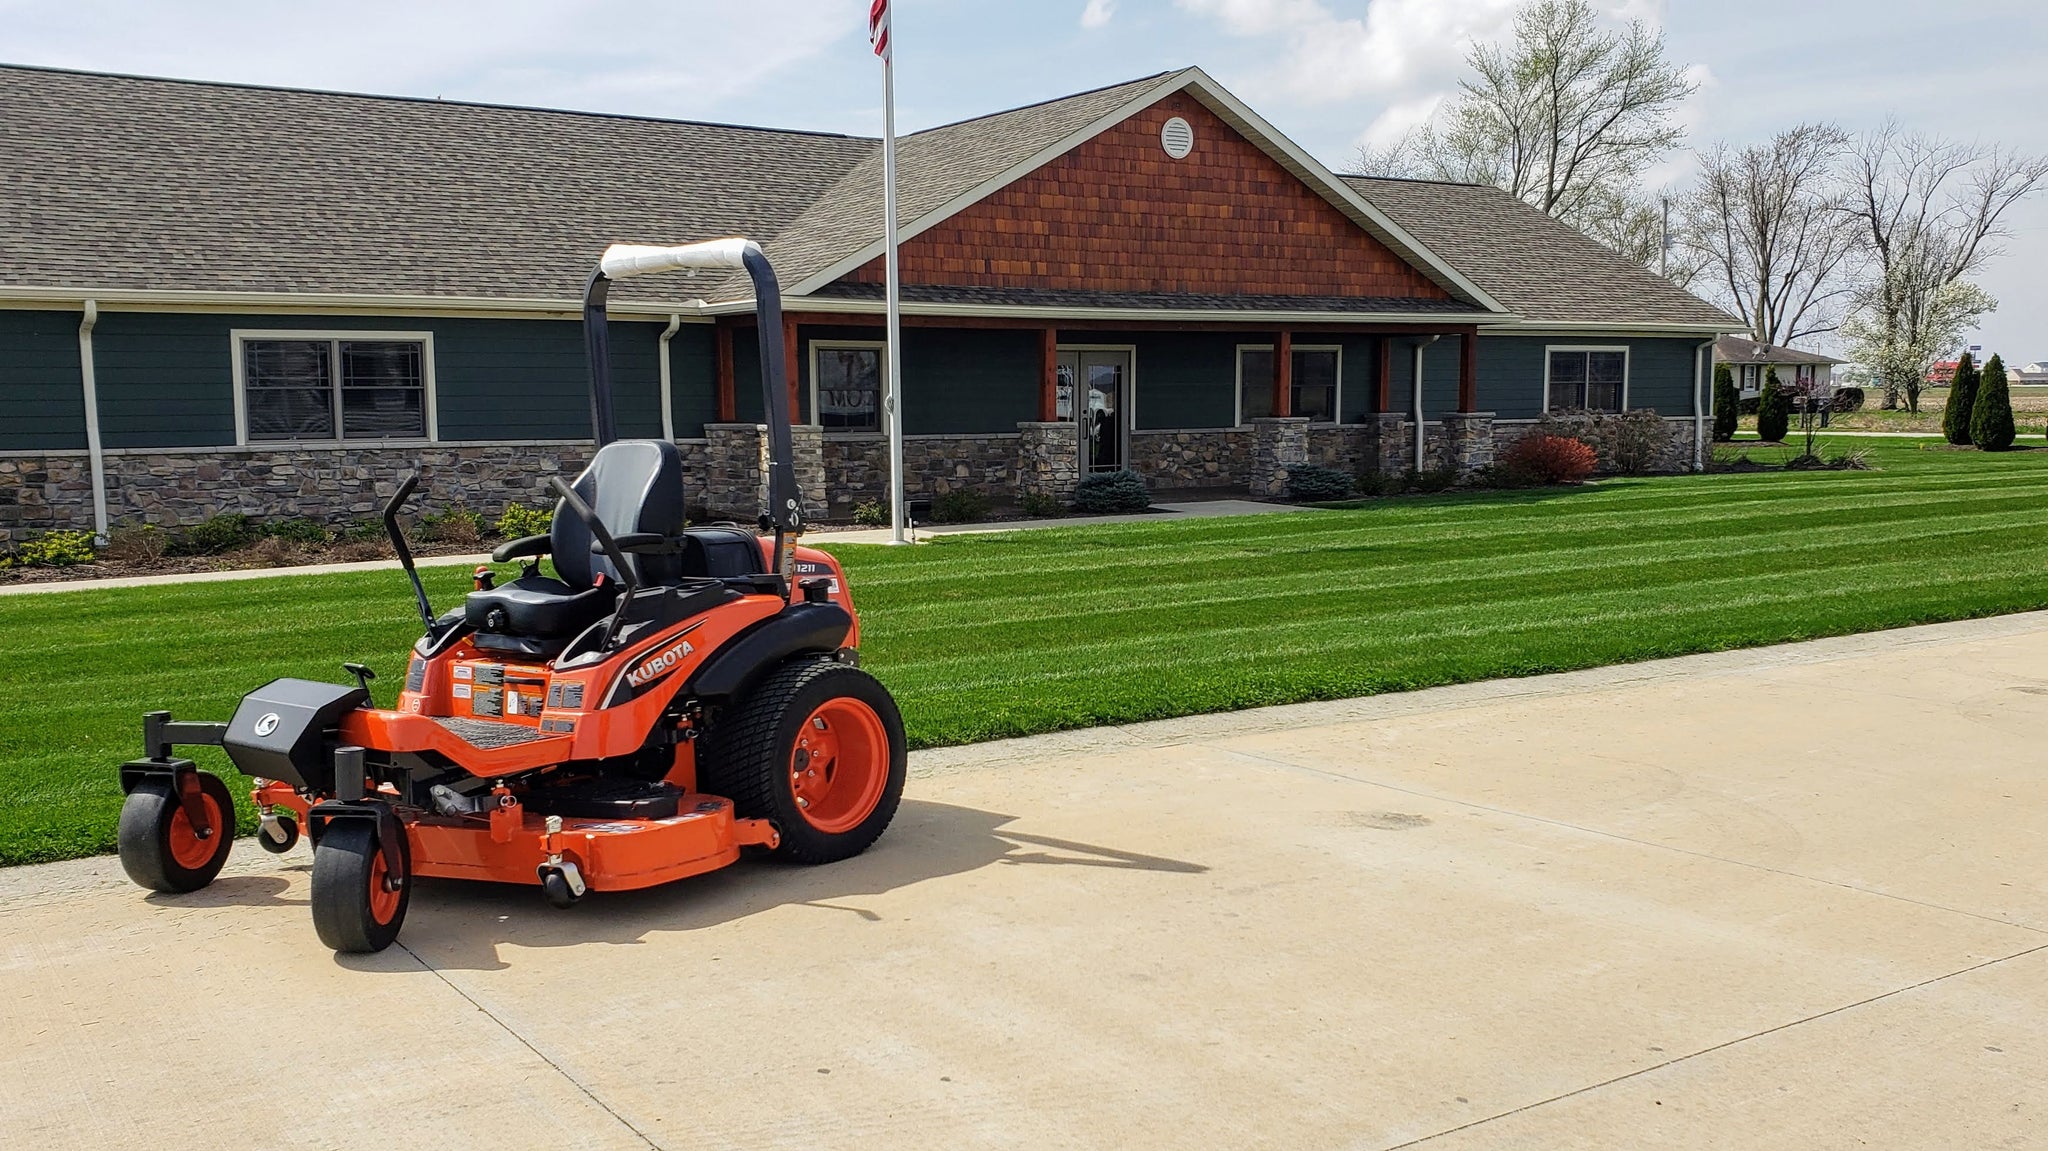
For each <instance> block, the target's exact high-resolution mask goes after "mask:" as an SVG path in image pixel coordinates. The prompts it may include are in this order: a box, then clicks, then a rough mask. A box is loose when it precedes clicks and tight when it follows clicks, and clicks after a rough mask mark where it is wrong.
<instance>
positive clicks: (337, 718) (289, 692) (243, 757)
mask: <svg viewBox="0 0 2048 1151" xmlns="http://www.w3.org/2000/svg"><path fill="white" fill-rule="evenodd" d="M369 702H370V693H369V692H367V691H364V690H363V689H362V688H360V687H357V686H354V685H352V684H339V683H318V682H316V681H313V680H310V679H276V680H272V681H270V682H269V683H267V684H264V685H263V686H262V687H259V688H257V689H256V690H255V691H252V692H250V693H249V694H248V695H245V696H243V697H242V703H241V706H240V707H237V708H236V709H235V718H234V719H232V720H230V721H228V734H227V738H226V739H224V740H223V741H222V746H224V747H225V748H227V753H228V758H229V759H231V760H233V761H234V764H235V767H237V768H238V769H240V770H241V772H242V774H244V775H258V776H262V777H264V778H266V779H276V780H282V781H284V782H285V783H288V784H290V785H291V786H292V787H293V788H294V789H298V790H306V789H311V790H313V791H318V792H325V793H331V792H333V790H334V747H335V728H336V727H337V726H338V725H339V724H340V723H341V717H342V716H344V715H347V714H348V713H349V712H351V711H354V710H355V709H357V708H359V707H366V706H368V705H369Z"/></svg>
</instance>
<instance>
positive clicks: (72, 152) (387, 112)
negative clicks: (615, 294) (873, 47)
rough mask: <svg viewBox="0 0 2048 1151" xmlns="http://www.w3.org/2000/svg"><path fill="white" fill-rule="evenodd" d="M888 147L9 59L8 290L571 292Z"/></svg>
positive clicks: (788, 201)
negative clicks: (629, 254) (623, 243)
mask: <svg viewBox="0 0 2048 1151" xmlns="http://www.w3.org/2000/svg"><path fill="white" fill-rule="evenodd" d="M875 148H876V144H875V142H874V141H872V140H865V139H858V138H852V137H846V136H834V135H826V134H821V133H807V132H781V131H774V130H770V129H760V128H736V127H729V126H725V125H719V124H695V123H684V122H677V121H670V120H649V119H636V118H632V117H623V116H603V115H590V114H578V113H566V112H549V111H538V110H532V109H524V108H507V107H494V106H485V105H476V104H454V103H443V102H439V101H432V100H405V99H393V98H388V97H372V96H350V95H339V94H334V93H325V92H301V91H291V90H278V89H265V88H249V87H238V86H233V85H226V84H208V83H195V82H188V81H167V80H149V79H136V78H132V77H122V76H103V75H89V74H80V73H73V72H59V71H47V70H41V69H32V68H11V67H10V68H0V156H5V157H6V162H5V163H4V164H0V283H5V284H16V285H27V286H37V285H80V286H88V287H96V288H134V289H158V290H197V291H251V292H312V293H368V294H390V295H407V296H482V297H494V298H505V297H528V298H545V299H562V300H567V299H573V298H575V297H576V296H577V295H578V294H579V293H580V292H581V290H582V286H583V280H584V277H585V276H587V275H588V274H589V272H590V269H591V267H592V266H593V265H594V263H595V260H596V257H597V254H598V253H599V252H601V251H603V250H604V248H605V246H606V245H607V244H609V243H611V242H613V241H616V240H627V241H637V242H643V243H676V242H681V241H687V240H692V239H698V238H704V237H712V236H724V235H732V234H734V233H736V232H739V233H751V234H756V235H773V234H775V233H777V232H779V231H781V230H782V229H783V228H784V227H786V226H787V225H788V224H789V223H790V221H792V220H794V219H796V218H797V217H798V216H799V215H801V214H802V213H803V211H804V210H805V209H806V208H808V207H810V206H811V205H812V204H813V203H814V202H816V201H817V199H818V197H819V196H820V195H822V194H823V193H824V191H825V190H826V189H827V188H830V187H831V186H832V185H833V184H835V183H836V182H838V180H839V179H840V178H841V177H842V176H844V175H845V174H846V173H847V171H848V170H850V169H851V168H852V167H853V166H854V165H855V164H856V163H858V162H859V161H860V159H861V158H862V157H863V156H865V155H867V154H868V153H870V152H872V151H874V150H875ZM704 279H705V281H706V282H705V283H703V284H701V285H697V286H695V287H694V288H693V287H690V286H688V284H687V281H684V282H682V283H683V285H684V286H683V288H682V290H680V291H679V290H678V287H677V285H675V284H669V285H666V297H667V298H671V299H673V298H677V297H678V296H685V297H686V296H688V295H695V294H700V293H701V292H703V291H704V290H705V289H706V288H708V287H709V285H710V282H712V281H710V278H709V277H705V278H704ZM625 287H627V286H624V285H622V288H625ZM631 287H633V288H635V289H637V288H638V287H639V286H638V285H632V286H631ZM621 294H626V293H624V292H622V293H621Z"/></svg>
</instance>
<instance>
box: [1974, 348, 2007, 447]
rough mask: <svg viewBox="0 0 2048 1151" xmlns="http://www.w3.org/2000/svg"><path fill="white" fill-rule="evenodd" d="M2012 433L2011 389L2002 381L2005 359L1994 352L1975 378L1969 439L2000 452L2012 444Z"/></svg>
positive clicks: (1978, 444) (2003, 378)
mask: <svg viewBox="0 0 2048 1151" xmlns="http://www.w3.org/2000/svg"><path fill="white" fill-rule="evenodd" d="M2013 435H2014V428H2013V426H2012V393H2011V392H2010V391H2008V390H2007V389H2006V385H2005V361H2004V360H2001V359H1999V358H1998V357H1997V356H1993V357H1991V359H1990V360H1988V361H1987V362H1986V363H1985V364H1984V373H1983V375H1982V376H1981V377H1979V379H1978V381H1977V399H1976V403H1975V405H1974V406H1973V408H1972V411H1971V415H1970V442H1971V443H1973V444H1976V445H1977V446H1978V447H1979V448H1981V449H1983V450H1984V451H1987V452H2002V451H2004V450H2006V449H2007V448H2009V447H2011V446H2012V438H2013Z"/></svg>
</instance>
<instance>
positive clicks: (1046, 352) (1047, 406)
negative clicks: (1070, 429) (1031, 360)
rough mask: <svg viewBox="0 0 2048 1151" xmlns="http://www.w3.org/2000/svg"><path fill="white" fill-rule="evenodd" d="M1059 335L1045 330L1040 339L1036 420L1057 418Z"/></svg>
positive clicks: (1050, 329)
mask: <svg viewBox="0 0 2048 1151" xmlns="http://www.w3.org/2000/svg"><path fill="white" fill-rule="evenodd" d="M1059 394H1060V333H1059V329H1057V328H1047V329H1045V332H1044V334H1043V335H1042V336H1041V337H1040V342H1039V363H1038V418H1039V419H1040V420H1041V421H1045V422H1051V421H1052V420H1056V419H1058V418H1059V410H1060V408H1059Z"/></svg>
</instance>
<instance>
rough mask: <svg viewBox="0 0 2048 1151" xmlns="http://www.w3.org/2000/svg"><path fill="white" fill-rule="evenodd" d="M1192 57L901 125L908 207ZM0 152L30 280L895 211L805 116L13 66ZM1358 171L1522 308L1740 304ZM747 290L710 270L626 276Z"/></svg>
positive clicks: (809, 234)
mask: <svg viewBox="0 0 2048 1151" xmlns="http://www.w3.org/2000/svg"><path fill="white" fill-rule="evenodd" d="M1192 73H1193V70H1188V71H1186V72H1180V73H1160V74H1158V75H1155V76H1148V77H1145V78H1143V79H1139V80H1133V81H1130V82H1128V83H1124V84H1118V85H1114V86H1112V87H1108V88H1101V89H1096V90H1094V91H1090V92H1083V93H1079V94H1076V95H1073V96H1067V97H1064V98H1061V99H1058V100H1051V101H1047V102H1045V103H1041V104H1034V105H1031V106H1029V107H1025V108H1016V109H1011V110H1009V111H1006V112H998V113H995V114H993V115H989V116H982V117H978V118H976V119H972V120H965V121H962V122H960V123H957V124H948V125H945V126H943V127H938V128H933V129H930V130H928V131H924V132H918V133H915V134H912V135H909V136H906V137H904V138H902V139H901V140H900V141H899V146H898V156H897V159H898V183H897V191H898V197H897V198H898V219H899V220H900V221H902V222H904V223H910V222H913V221H915V220H917V219H920V218H921V217H923V216H925V215H926V214H928V213H930V212H932V211H934V210H935V209H938V208H941V207H943V206H944V205H946V204H948V203H950V202H952V201H954V200H957V199H959V198H960V197H962V196H964V195H965V194H967V193H969V192H971V191H972V190H973V189H975V188H977V187H979V186H981V185H983V184H985V183H987V182H988V181H990V180H993V179H995V178H997V177H999V176H1001V175H1002V174H1003V173H1005V172H1008V171H1010V170H1012V169H1014V168H1017V167H1019V166H1020V165H1022V164H1024V163H1025V162H1026V161H1028V160H1030V159H1031V158H1032V157H1034V156H1037V155H1039V154H1040V153H1042V152H1046V151H1048V150H1050V149H1052V148H1054V147H1056V146H1057V145H1059V144H1060V143H1061V142H1062V141H1065V140H1068V139H1071V138H1072V137H1074V136H1075V135H1076V134H1078V133H1079V132H1081V131H1082V130H1084V129H1085V128H1087V127H1088V126H1089V125H1091V124H1093V123H1096V122H1098V121H1100V120H1102V119H1103V118H1105V117H1107V116H1109V115H1111V114H1112V113H1114V112H1116V111H1117V110H1118V109H1120V108H1122V107H1124V106H1126V105H1128V104H1130V103H1132V102H1133V101H1136V100H1138V99H1140V98H1142V97H1144V96H1145V95H1146V94H1147V93H1149V92H1163V91H1165V90H1166V89H1168V88H1170V87H1172V86H1173V85H1174V84H1175V83H1176V81H1178V80H1180V79H1181V78H1183V77H1184V76H1187V75H1190V74H1192ZM0 156H4V157H5V158H6V163H4V164H0V285H11V286H17V287H31V288H35V287H50V288H62V289H72V290H80V289H102V290H115V289H133V290H171V291H178V290H184V291H217V292H259V293H299V294H361V295H391V296H412V297H476V298H485V299H515V298H524V299H547V300H563V301H566V300H570V299H573V298H574V297H575V296H576V295H577V294H578V293H579V291H580V290H581V287H582V284H583V280H584V278H585V277H586V276H587V275H588V274H589V271H590V268H591V265H592V263H593V260H594V258H595V256H596V254H597V253H598V252H601V251H602V250H603V249H604V247H605V246H606V245H607V244H610V243H613V242H615V241H627V242H638V243H678V242H685V241H689V240H693V239H702V238H708V237H714V236H724V235H735V234H738V235H748V236H752V237H754V238H756V239H758V240H761V241H762V242H763V243H764V245H765V246H766V247H767V249H768V251H769V253H770V255H771V257H772V258H773V259H774V261H775V263H776V267H777V271H778V273H779V274H780V276H781V279H782V283H783V285H784V287H785V289H787V288H788V287H790V286H792V285H794V284H796V283H798V282H800V281H803V280H805V279H808V278H811V277H813V276H815V275H817V274H818V273H820V272H823V271H825V270H827V269H829V268H830V267H832V266H833V265H834V264H837V263H840V262H842V261H844V260H847V259H849V258H851V257H853V256H855V255H857V254H858V253H859V252H860V251H861V250H862V249H863V248H865V247H867V246H868V245H870V244H873V243H875V242H877V241H878V240H879V239H880V237H881V232H882V208H881V201H882V197H881V166H882V165H881V147H880V144H879V142H878V141H876V140H873V139H869V138H863V137H853V136H840V135H832V134H827V133H816V132H789V131H779V130H775V129H766V128H747V127H735V126H731V125H723V124H702V123H692V122H686V121H675V120H656V119H645V118H637V117H629V116H612V115H598V114H591V113H578V112H556V111H547V110H541V109H531V108H514V107H503V106H496V105H481V104H463V103H447V102H442V101H435V100H414V99H401V98H393V97H381V96H359V95H347V94H340V93H331V92H307V91H297V90H291V89H275V88H256V87H247V86H240V85H231V84H214V83H204V82H196V81H183V80H157V79H145V78H138V77H129V76H110V75H100V74H93V73H79V72H66V71H57V70H50V69H40V68H21V67H5V66H0ZM1345 179H1346V180H1347V181H1348V182H1349V184H1350V185H1351V186H1352V187H1353V188H1354V189H1356V190H1357V191H1358V192H1359V193H1360V194H1361V195H1362V196H1364V198H1366V199H1367V200H1369V201H1370V202H1372V203H1373V204H1374V205H1375V206H1376V207H1378V208H1379V209H1380V210H1381V211H1383V212H1384V213H1385V214H1386V215H1387V216H1389V217H1391V218H1392V219H1393V220H1394V221H1395V222H1396V223H1397V224H1399V225H1400V226H1401V227H1402V228H1405V229H1406V230H1407V231H1409V232H1410V233H1412V234H1413V235H1414V236H1415V237H1416V238H1417V239H1419V240H1420V241H1421V242H1422V243H1423V244H1425V245H1427V246H1428V247H1429V248H1430V249H1431V250H1432V251H1433V252H1434V253H1435V254H1436V255H1437V256H1438V257H1439V258H1440V259H1443V260H1445V261H1447V262H1449V263H1450V264H1451V265H1452V266H1453V267H1455V268H1457V269H1458V270H1459V271H1460V272H1462V273H1463V274H1465V275H1466V276H1467V277H1468V278H1470V279H1471V280H1472V281H1473V282H1475V283H1477V284H1478V285H1479V286H1480V287H1481V288H1482V289H1484V290H1485V291H1486V292H1487V293H1489V294H1490V295H1492V296H1493V297H1495V298H1496V299H1498V300H1500V301H1501V302H1502V303H1503V304H1504V305H1506V306H1507V307H1508V308H1510V309H1511V310H1513V311H1514V312H1516V313H1518V314H1520V315H1522V316H1524V317H1526V318H1528V319H1530V320H1535V321H1538V322H1542V321H1589V322H1601V323H1616V324H1626V323H1629V322H1651V323H1671V322H1680V323H1700V324H1717V325H1721V324H1725V325H1728V326H1731V327H1733V326H1738V325H1736V324H1735V321H1734V320H1733V319H1732V318H1731V317H1729V316H1727V315H1725V314H1723V313H1722V312H1721V311H1720V310H1719V309H1717V308H1715V307H1713V306H1712V305H1710V304H1708V303H1706V302H1705V301H1703V300H1700V299H1699V298H1697V297H1695V296H1692V295H1690V294H1689V293H1686V292H1683V291H1680V290H1679V289H1677V288H1675V287H1673V286H1671V285H1670V284H1669V283H1667V282H1665V281H1664V280H1662V279H1660V278H1658V277H1656V276H1653V275H1651V274H1650V273H1649V272H1647V271H1645V270H1644V269H1641V268H1638V267H1636V266H1635V265H1633V264H1630V263H1629V262H1627V261H1625V260H1623V259H1621V258H1620V257H1619V256H1616V255H1614V254H1613V253H1611V252H1609V251H1607V250H1606V249H1605V248H1602V247H1601V246H1599V245H1598V244H1596V243H1594V242H1593V241H1591V240H1589V239H1586V238H1585V237H1584V236H1581V235H1579V234H1578V233H1577V232H1575V231H1573V230H1572V229H1570V228H1568V227H1565V226H1564V225H1561V224H1559V223H1557V222H1556V221H1554V220H1551V219H1549V218H1548V217H1546V216H1544V215H1543V214H1542V213H1540V212H1538V211H1536V210H1535V209H1533V208H1529V207H1528V206H1526V205H1524V204H1521V203H1520V202H1519V201H1517V200H1515V199H1513V198H1512V197H1510V196H1508V195H1506V194H1505V193H1502V192H1500V191H1498V190H1496V189H1492V188H1482V187H1475V186H1472V185H1463V184H1438V183H1427V182H1415V181H1399V180H1379V179H1368V178H1364V177H1346V178H1345ZM749 294H750V292H749V290H748V288H747V286H746V285H745V282H744V280H743V279H740V278H734V277H728V276H722V275H711V274H707V275H703V276H699V277H696V278H695V279H694V280H684V279H678V278H676V277H662V278H660V280H659V281H658V282H657V281H652V280H650V281H647V282H643V283H628V284H622V285H620V287H619V288H618V289H617V290H616V291H615V293H614V298H616V299H622V300H632V299H635V298H639V299H661V300H671V301H674V300H684V299H688V298H690V297H692V296H700V295H701V296H704V297H705V298H708V299H712V300H718V299H735V298H744V297H745V296H747V295H749ZM1167 299H1168V298H1166V297H1160V298H1159V299H1158V300H1157V301H1155V300H1154V299H1153V298H1151V297H1145V298H1143V299H1142V300H1141V299H1138V298H1132V299H1129V300H1122V301H1118V302H1115V303H1118V304H1119V306H1120V305H1121V304H1131V305H1134V306H1161V307H1163V306H1168V304H1167V303H1166V302H1165V301H1166V300H1167ZM1064 302H1066V303H1069V304H1076V305H1078V304H1079V301H1075V300H1071V299H1068V300H1065V301H1064ZM1180 303H1181V304H1182V305H1183V306H1191V307H1200V306H1209V305H1207V304H1203V303H1196V302H1193V301H1187V300H1182V301H1180ZM1278 303H1279V302H1277V301H1265V302H1263V303H1261V304H1258V305H1256V306H1260V307H1264V306H1269V305H1277V304H1278ZM1301 303H1302V305H1303V306H1307V305H1308V304H1310V303H1314V302H1312V301H1304V302H1301ZM1321 303H1322V304H1324V305H1327V304H1329V302H1328V301H1323V302H1321ZM1396 303H1401V304H1402V305H1403V307H1402V310H1411V309H1409V308H1407V306H1406V302H1399V301H1397V302H1396ZM1216 306H1222V305H1220V304H1219V305H1216ZM1316 310H1357V309H1356V308H1355V307H1353V308H1347V309H1338V308H1336V307H1334V306H1319V307H1317V309H1316ZM1368 310H1385V309H1384V308H1383V307H1381V306H1379V305H1378V304H1375V305H1374V307H1373V308H1371V309H1368Z"/></svg>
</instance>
